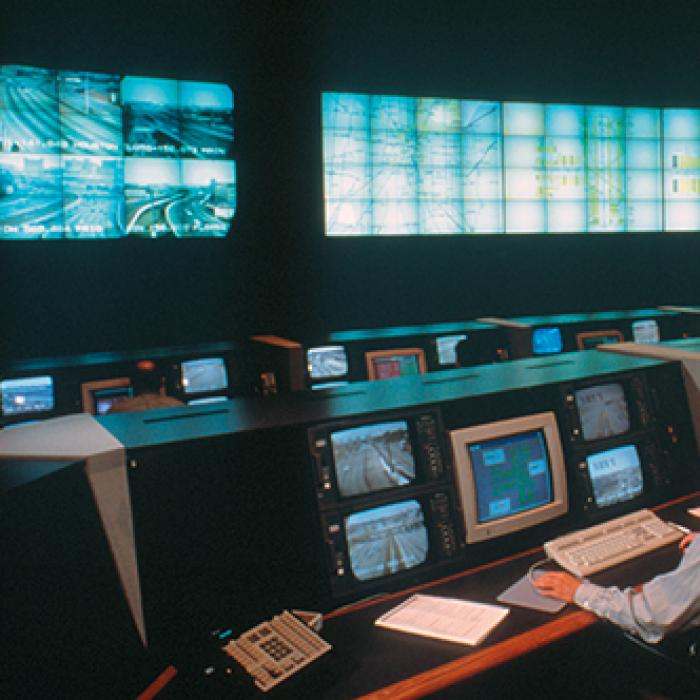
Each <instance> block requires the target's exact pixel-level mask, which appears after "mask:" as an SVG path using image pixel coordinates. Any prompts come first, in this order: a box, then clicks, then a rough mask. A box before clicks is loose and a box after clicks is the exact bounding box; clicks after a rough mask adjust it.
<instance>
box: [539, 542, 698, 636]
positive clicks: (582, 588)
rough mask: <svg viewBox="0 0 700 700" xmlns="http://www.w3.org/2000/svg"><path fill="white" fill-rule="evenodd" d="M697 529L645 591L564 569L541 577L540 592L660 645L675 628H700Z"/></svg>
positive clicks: (676, 630)
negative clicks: (669, 567)
mask: <svg viewBox="0 0 700 700" xmlns="http://www.w3.org/2000/svg"><path fill="white" fill-rule="evenodd" d="M697 534H698V533H696V532H694V533H691V534H689V535H686V536H685V537H684V538H683V539H682V540H681V541H680V543H679V545H678V546H679V548H680V549H681V551H682V552H683V558H682V559H681V561H680V563H679V564H678V566H677V567H676V568H675V569H673V570H672V571H669V572H667V573H664V574H660V575H659V576H656V577H655V578H653V579H652V580H651V581H648V582H647V583H645V584H644V585H642V586H641V587H640V588H639V589H636V588H634V589H633V588H626V589H625V590H622V591H621V590H620V589H619V588H616V587H614V586H611V587H603V586H597V585H595V584H593V583H590V582H589V581H586V580H585V579H584V580H583V581H580V580H579V579H577V578H576V577H575V576H572V575H571V574H569V573H566V572H563V571H561V572H560V571H553V572H547V573H543V574H541V575H540V576H538V577H537V579H535V586H536V587H537V588H538V590H539V591H540V593H542V594H543V595H546V596H549V597H550V598H556V599H558V600H563V601H566V602H567V603H576V604H577V605H579V606H580V607H582V608H584V609H585V610H590V611H591V612H593V613H595V614H596V615H598V616H599V617H602V618H605V619H607V620H610V621H611V622H613V623H615V624H616V625H618V626H620V627H621V628H622V629H624V630H625V631H627V632H631V633H632V634H635V635H637V636H638V637H641V638H642V639H643V640H644V641H646V642H650V643H653V644H656V643H657V642H660V641H661V640H662V639H663V638H664V637H666V635H668V634H669V633H671V632H681V631H685V630H688V629H691V628H693V627H697V626H700V538H698V537H696V536H697Z"/></svg>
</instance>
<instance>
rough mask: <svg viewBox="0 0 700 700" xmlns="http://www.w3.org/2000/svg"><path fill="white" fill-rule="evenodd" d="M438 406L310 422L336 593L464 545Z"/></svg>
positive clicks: (385, 581)
mask: <svg viewBox="0 0 700 700" xmlns="http://www.w3.org/2000/svg"><path fill="white" fill-rule="evenodd" d="M442 444H443V439H442V427H441V418H440V414H439V411H438V410H437V409H429V410H426V411H421V412H407V413H402V414H401V415H394V416H391V415H390V416H385V417H381V418H380V417H376V418H374V419H372V418H370V419H368V420H367V419H365V420H362V419H361V420H360V422H356V421H351V422H337V423H330V424H325V425H320V426H316V427H314V428H311V429H310V430H309V445H310V450H311V456H312V461H313V463H314V465H315V480H316V490H317V496H318V504H319V515H320V518H321V528H322V531H323V542H324V551H326V552H327V554H328V556H329V558H330V561H329V566H330V570H331V577H330V583H331V591H332V594H333V595H334V597H335V596H342V595H353V594H356V593H359V594H364V593H368V592H369V591H370V590H377V589H385V587H386V586H388V585H389V582H390V581H399V580H401V581H406V580H407V579H408V578H413V577H414V576H417V577H419V578H420V576H422V575H427V572H428V571H431V570H433V569H434V567H435V566H436V565H439V564H442V563H445V562H447V561H449V560H450V559H452V558H454V557H455V556H456V554H457V553H458V552H459V550H460V536H458V535H457V534H456V529H455V528H456V522H457V519H456V515H455V513H456V508H455V499H454V487H453V483H452V478H451V469H450V463H449V460H448V459H447V458H446V455H445V451H444V449H443V447H442Z"/></svg>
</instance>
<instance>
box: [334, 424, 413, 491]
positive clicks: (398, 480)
mask: <svg viewBox="0 0 700 700" xmlns="http://www.w3.org/2000/svg"><path fill="white" fill-rule="evenodd" d="M331 445H332V447H333V461H334V463H335V476H336V481H337V484H338V492H339V493H340V495H341V496H343V497H348V496H358V495H361V494H365V493H373V492H375V491H381V490H383V489H389V488H395V487H397V486H408V485H409V484H411V483H412V482H413V481H415V479H416V462H415V459H414V457H413V451H412V450H411V441H410V436H409V432H408V424H407V423H406V421H403V420H401V421H391V422H388V423H376V424H372V425H363V426H359V427H357V428H348V429H345V430H337V431H335V432H333V433H332V434H331Z"/></svg>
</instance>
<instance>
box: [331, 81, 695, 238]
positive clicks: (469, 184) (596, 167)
mask: <svg viewBox="0 0 700 700" xmlns="http://www.w3.org/2000/svg"><path fill="white" fill-rule="evenodd" d="M322 123H323V166H324V200H325V201H324V204H325V224H326V234H327V235H328V236H357V235H360V236H363V235H419V234H471V233H473V234H479V233H624V232H654V231H656V232H659V231H695V230H698V228H700V109H673V108H664V109H660V108H646V107H645V108H640V107H614V106H595V105H587V106H584V105H569V104H537V103H519V102H517V103H516V102H489V101H478V100H460V99H435V98H424V97H405V96H390V95H366V94H355V93H337V92H327V93H323V95H322Z"/></svg>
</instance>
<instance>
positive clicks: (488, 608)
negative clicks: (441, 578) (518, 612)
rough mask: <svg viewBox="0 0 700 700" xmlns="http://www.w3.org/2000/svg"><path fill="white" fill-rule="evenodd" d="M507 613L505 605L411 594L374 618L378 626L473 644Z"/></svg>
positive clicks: (481, 638)
mask: <svg viewBox="0 0 700 700" xmlns="http://www.w3.org/2000/svg"><path fill="white" fill-rule="evenodd" d="M507 614H508V608H504V607H502V606H500V605H488V604H486V603H472V602H471V601H468V600H460V599H458V598H441V597H439V596H430V595H420V594H417V595H414V596H411V597H410V598H409V599H408V600H406V601H404V602H403V603H401V605H399V606H397V607H395V608H394V609H393V610H389V612H387V613H384V615H382V616H381V617H379V618H378V619H377V620H376V621H375V623H374V624H375V625H378V626H379V627H387V628H389V629H393V630H398V631H400V632H408V633H410V634H420V635H423V636H425V637H433V638H434V639H444V640H445V641H448V642H458V643H460V644H470V645H475V644H479V643H481V641H482V640H483V639H484V638H485V637H486V635H487V634H488V633H489V632H490V631H491V630H492V629H493V628H494V627H495V626H496V625H497V624H498V623H499V622H500V621H501V620H502V619H503V618H504V617H505V616H506V615H507Z"/></svg>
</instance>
